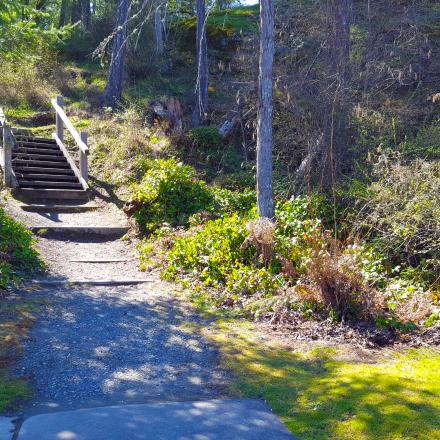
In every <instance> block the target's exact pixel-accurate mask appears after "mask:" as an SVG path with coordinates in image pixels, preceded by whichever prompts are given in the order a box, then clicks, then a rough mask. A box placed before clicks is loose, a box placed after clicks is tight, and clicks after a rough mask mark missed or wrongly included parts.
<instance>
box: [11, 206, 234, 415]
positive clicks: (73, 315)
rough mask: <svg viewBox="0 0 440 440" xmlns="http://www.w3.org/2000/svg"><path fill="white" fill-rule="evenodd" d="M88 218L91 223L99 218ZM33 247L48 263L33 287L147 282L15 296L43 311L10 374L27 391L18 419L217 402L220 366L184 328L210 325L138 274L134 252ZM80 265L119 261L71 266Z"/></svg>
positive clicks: (87, 243) (117, 247)
mask: <svg viewBox="0 0 440 440" xmlns="http://www.w3.org/2000/svg"><path fill="white" fill-rule="evenodd" d="M108 212H109V211H106V216H107V218H106V222H109V218H108V215H109V214H108ZM101 214H102V213H101ZM79 215H82V214H76V215H75V222H76V221H77V220H78V216H79ZM94 216H95V218H98V219H99V212H98V213H97V212H95V213H94ZM29 218H31V219H33V218H34V217H32V216H31V217H29V216H28V215H25V216H23V217H22V220H23V221H25V223H27V220H28V219H29ZM88 218H90V216H88ZM117 220H118V219H115V221H117ZM38 248H39V250H40V252H41V254H42V257H43V259H44V260H45V261H46V263H47V264H48V272H47V273H46V274H44V275H41V276H40V277H39V278H40V279H41V278H43V279H54V278H56V279H59V278H63V279H66V280H69V279H99V280H103V279H109V278H131V279H133V278H135V279H145V278H147V277H148V278H149V279H151V280H152V282H150V283H147V284H141V285H138V286H112V287H90V286H86V285H83V286H78V287H74V288H73V287H63V288H55V287H54V288H50V289H49V288H47V289H40V290H34V288H33V287H31V288H29V289H27V290H26V289H24V290H23V291H22V292H19V294H21V295H23V296H24V297H30V298H32V299H39V300H42V301H41V302H42V303H44V304H46V306H45V307H44V308H43V309H42V310H41V312H40V313H39V316H38V319H37V321H36V324H35V326H34V327H33V329H32V330H31V331H30V333H29V335H28V336H29V337H28V338H27V339H26V340H25V341H24V351H23V356H22V357H21V360H20V361H19V362H18V364H17V365H16V366H15V371H14V373H15V375H16V376H19V377H29V378H30V384H31V386H32V387H33V389H34V396H33V397H32V398H31V399H30V400H29V402H27V403H25V404H24V407H23V411H24V414H34V413H41V412H47V411H58V410H60V409H73V408H84V407H93V406H101V405H118V404H127V403H143V402H152V401H178V400H199V399H207V398H221V397H225V394H226V393H225V388H226V383H227V376H228V374H227V373H226V372H225V371H223V370H221V369H220V368H219V366H218V365H219V362H218V352H217V349H216V347H215V346H213V345H212V344H211V343H210V342H208V341H206V340H204V339H203V338H202V337H201V336H200V335H198V334H197V333H194V332H193V331H190V330H188V328H190V327H191V323H197V324H202V325H209V323H207V322H203V321H202V320H201V318H200V317H199V316H197V315H196V314H195V312H194V310H193V309H192V308H191V307H190V306H189V305H188V304H186V303H185V302H184V301H181V300H178V299H177V297H176V295H175V294H173V292H172V287H170V285H168V284H166V283H163V282H162V281H161V280H160V279H159V277H158V276H157V275H154V274H148V275H147V276H146V275H145V274H144V273H140V272H139V271H138V269H137V261H136V252H135V251H134V250H133V245H132V246H130V243H127V242H126V241H122V240H110V241H109V240H105V239H102V238H101V239H99V238H87V237H76V238H73V237H62V236H60V235H58V236H52V237H51V236H45V237H40V238H39V239H38ZM84 257H90V259H95V258H96V259H120V260H123V261H121V262H111V263H82V262H75V261H74V260H76V259H80V258H84ZM188 323H190V325H188ZM185 329H186V330H185Z"/></svg>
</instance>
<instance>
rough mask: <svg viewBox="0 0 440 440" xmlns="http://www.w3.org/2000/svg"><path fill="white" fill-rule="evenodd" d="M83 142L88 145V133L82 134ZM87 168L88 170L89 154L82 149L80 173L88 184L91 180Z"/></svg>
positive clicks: (80, 152)
mask: <svg viewBox="0 0 440 440" xmlns="http://www.w3.org/2000/svg"><path fill="white" fill-rule="evenodd" d="M81 140H82V141H83V142H84V144H86V145H87V132H86V131H82V132H81ZM87 168H88V164H87V152H85V151H83V150H82V149H81V148H80V150H79V171H80V173H81V176H82V178H83V179H84V180H85V181H86V183H87V182H88V180H89V174H88V171H87Z"/></svg>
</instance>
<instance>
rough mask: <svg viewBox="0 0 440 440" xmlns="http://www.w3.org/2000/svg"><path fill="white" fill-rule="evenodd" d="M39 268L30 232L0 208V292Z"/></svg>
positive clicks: (40, 265) (40, 264)
mask: <svg viewBox="0 0 440 440" xmlns="http://www.w3.org/2000/svg"><path fill="white" fill-rule="evenodd" d="M41 267H42V262H41V260H40V259H39V257H38V252H37V250H36V249H35V248H34V239H33V237H32V234H31V232H30V231H28V230H27V229H26V228H25V226H24V225H22V224H21V223H19V222H17V221H15V220H13V219H12V218H11V217H9V216H8V215H7V214H6V213H5V211H4V209H3V208H1V207H0V290H1V289H3V290H4V289H8V288H10V287H12V286H14V285H15V284H16V283H17V282H18V281H20V280H21V279H22V278H23V276H24V275H25V274H26V273H30V272H33V271H35V270H38V269H41Z"/></svg>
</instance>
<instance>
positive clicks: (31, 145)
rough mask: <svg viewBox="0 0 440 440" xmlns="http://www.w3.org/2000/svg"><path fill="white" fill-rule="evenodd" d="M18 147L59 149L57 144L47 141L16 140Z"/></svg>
mask: <svg viewBox="0 0 440 440" xmlns="http://www.w3.org/2000/svg"><path fill="white" fill-rule="evenodd" d="M17 146H18V147H19V148H44V149H46V150H59V149H60V147H58V145H57V144H49V143H47V142H20V141H18V142H17Z"/></svg>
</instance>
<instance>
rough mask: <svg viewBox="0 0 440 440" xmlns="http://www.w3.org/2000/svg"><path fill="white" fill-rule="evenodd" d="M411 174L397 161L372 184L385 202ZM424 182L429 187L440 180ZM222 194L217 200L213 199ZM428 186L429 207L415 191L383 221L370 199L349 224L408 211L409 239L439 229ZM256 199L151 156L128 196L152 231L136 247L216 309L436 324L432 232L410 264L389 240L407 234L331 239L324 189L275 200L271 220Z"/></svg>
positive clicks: (400, 325) (407, 327)
mask: <svg viewBox="0 0 440 440" xmlns="http://www.w3.org/2000/svg"><path fill="white" fill-rule="evenodd" d="M414 179H415V177H414V174H411V173H408V170H407V168H406V167H405V166H403V165H402V166H400V167H399V170H397V165H394V166H393V169H392V170H391V171H390V174H389V175H387V176H386V177H384V178H383V179H382V180H379V181H377V182H375V183H374V184H372V185H371V187H370V188H368V191H371V192H374V193H375V194H376V196H377V197H378V200H382V198H384V197H386V196H387V195H388V194H389V192H390V191H392V190H393V188H397V187H398V188H402V187H403V182H402V180H403V181H404V183H405V184H406V186H411V185H412V184H413V183H412V181H413V180H414ZM424 185H425V186H427V187H429V189H430V190H432V191H434V192H435V188H436V187H437V185H438V181H436V180H435V179H432V180H431V181H428V182H426V181H425V183H424ZM181 191H182V192H181ZM219 191H221V194H222V197H223V199H222V202H220V203H219V202H218V201H217V203H216V198H215V197H216V194H217V193H218V192H219ZM434 192H433V193H431V196H430V197H434V199H431V202H432V204H430V205H428V206H426V203H425V204H423V201H422V200H420V202H421V205H420V206H419V209H415V203H414V200H413V198H414V194H413V193H411V192H410V191H405V192H404V194H401V195H400V199H399V203H398V204H395V205H391V204H390V203H386V209H387V212H388V218H386V217H385V216H384V214H383V213H382V212H381V211H380V210H381V206H382V205H381V204H380V203H379V202H376V203H373V202H374V200H375V199H374V198H373V197H370V198H369V199H368V205H364V207H363V210H361V212H364V211H365V216H361V215H360V214H358V216H357V220H356V221H355V223H359V225H358V227H359V228H360V229H362V227H364V225H365V222H367V223H368V224H370V225H372V224H373V223H372V221H371V218H370V217H371V216H372V215H373V214H374V213H376V214H377V215H378V217H379V218H380V220H381V222H382V223H383V224H386V222H387V221H388V222H389V228H392V227H394V229H393V230H396V231H397V232H399V231H401V228H402V227H403V226H404V224H403V223H402V221H401V218H404V219H405V220H406V221H407V222H409V223H410V224H411V227H412V228H413V230H412V233H411V237H417V236H418V235H420V234H421V233H422V232H423V231H425V229H426V228H425V224H430V225H431V226H432V228H433V230H435V231H437V232H438V223H436V222H438V216H436V215H435V213H433V209H434V210H435V209H437V207H438V204H437V202H438V200H437V199H438V195H437V193H435V194H434ZM427 193H429V191H428V190H427ZM243 197H246V198H247V203H245V202H244V200H243ZM253 197H254V196H253V194H252V193H249V194H246V195H245V194H243V193H240V192H236V191H235V192H234V191H231V190H219V189H218V188H216V187H212V186H207V185H206V183H205V182H203V181H201V180H199V179H197V178H196V174H195V170H194V169H191V168H190V167H189V166H187V165H182V164H179V163H177V162H176V161H173V160H168V161H157V162H155V163H154V165H152V166H151V168H150V170H149V171H147V172H146V175H145V177H144V180H143V181H142V182H141V183H140V184H139V185H138V186H137V187H136V188H135V190H134V193H133V199H132V203H131V208H132V209H133V211H134V215H135V217H136V219H137V220H138V222H139V224H140V226H141V228H142V230H144V231H147V232H149V233H151V236H150V237H149V238H148V239H145V241H144V243H143V244H142V245H141V246H140V251H141V255H142V257H141V258H142V261H143V266H144V268H148V267H149V266H154V265H157V266H159V267H161V268H162V274H163V276H164V277H165V278H166V279H168V280H180V281H183V283H184V285H185V286H188V287H191V288H192V289H193V291H194V292H195V295H196V296H197V295H198V297H199V301H200V300H204V301H206V302H209V303H210V304H211V305H212V306H214V307H215V308H218V309H223V308H230V309H235V310H236V311H239V312H240V313H242V314H243V313H244V314H247V315H250V316H254V317H270V318H271V319H272V321H274V320H275V321H277V320H278V321H279V320H282V318H283V317H285V316H287V315H289V314H290V313H295V314H296V315H300V316H302V317H303V318H304V319H313V318H314V319H318V320H325V319H328V318H330V319H333V320H335V321H340V320H344V321H357V320H361V321H370V322H374V323H375V325H376V326H378V327H392V328H394V329H396V330H399V331H403V332H406V331H411V330H414V329H415V328H417V326H426V327H429V326H432V325H435V324H436V323H437V321H438V320H439V317H440V315H439V307H438V300H439V296H438V295H439V290H438V289H439V280H438V278H437V276H438V270H437V266H436V265H437V264H438V258H439V250H438V247H436V246H435V244H433V242H434V241H435V240H436V238H435V236H434V235H432V233H431V234H430V237H431V236H432V238H433V241H429V240H428V241H426V240H425V241H423V243H419V245H418V247H417V249H418V250H419V253H421V254H422V255H423V259H421V260H420V261H419V262H418V264H411V261H412V260H411V258H410V255H409V253H410V251H411V249H410V248H409V247H408V246H406V247H405V249H406V252H407V255H408V258H406V259H405V258H403V256H402V255H400V258H398V259H396V252H397V251H398V248H397V247H396V246H395V245H394V244H393V240H397V239H398V238H400V239H401V240H404V238H405V236H402V237H400V236H399V235H396V236H394V235H390V233H389V230H388V229H386V228H383V227H382V228H377V229H376V230H375V231H372V230H371V229H370V230H369V231H368V234H369V235H364V237H367V236H369V237H370V239H369V241H365V240H361V239H360V236H357V237H356V236H355V235H347V236H346V237H344V238H343V239H342V238H335V236H334V235H333V234H334V233H333V232H332V231H330V230H328V229H327V228H328V226H329V225H330V224H331V221H332V217H331V210H330V209H329V205H328V202H327V201H326V200H325V199H323V198H322V197H320V196H317V195H315V196H314V195H311V196H300V197H293V198H291V199H289V200H282V199H281V200H279V201H278V202H277V207H276V223H274V224H273V223H271V222H269V221H265V220H259V219H258V218H257V217H256V213H255V209H254V203H255V201H254V200H253ZM405 197H406V198H405ZM237 201H238V203H237ZM422 207H423V208H424V209H422ZM238 208H239V209H238ZM347 218H348V219H350V220H352V218H351V217H350V215H347ZM361 218H362V220H361ZM161 221H163V223H162V224H161V223H160V222H161ZM342 221H344V220H343V219H341V222H342ZM396 234H397V233H396ZM423 244H425V247H423ZM430 245H431V247H430ZM411 257H413V255H411ZM396 261H398V264H396Z"/></svg>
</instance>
